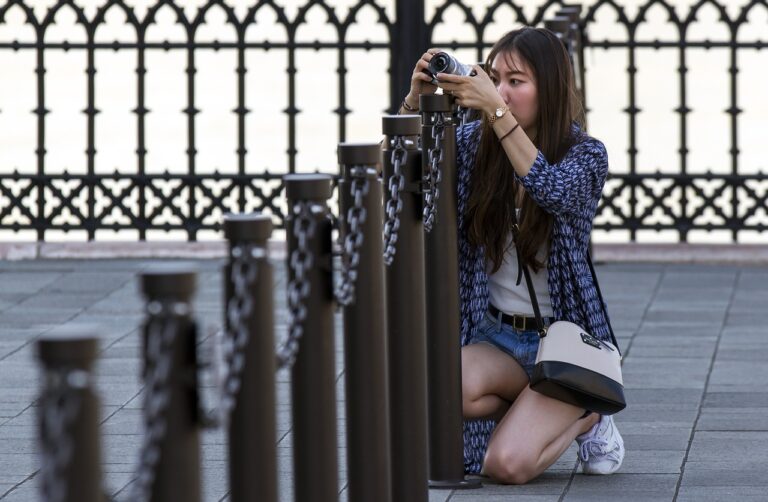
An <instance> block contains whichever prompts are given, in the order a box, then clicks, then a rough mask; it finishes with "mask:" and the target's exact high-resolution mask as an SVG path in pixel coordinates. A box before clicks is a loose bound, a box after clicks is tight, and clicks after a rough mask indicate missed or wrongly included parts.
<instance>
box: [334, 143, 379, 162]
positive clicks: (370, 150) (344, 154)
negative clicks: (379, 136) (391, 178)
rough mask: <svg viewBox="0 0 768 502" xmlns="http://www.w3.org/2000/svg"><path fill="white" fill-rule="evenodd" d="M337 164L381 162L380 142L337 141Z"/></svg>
mask: <svg viewBox="0 0 768 502" xmlns="http://www.w3.org/2000/svg"><path fill="white" fill-rule="evenodd" d="M338 152H339V164H341V165H343V166H376V165H379V164H381V144H380V143H339V150H338Z"/></svg>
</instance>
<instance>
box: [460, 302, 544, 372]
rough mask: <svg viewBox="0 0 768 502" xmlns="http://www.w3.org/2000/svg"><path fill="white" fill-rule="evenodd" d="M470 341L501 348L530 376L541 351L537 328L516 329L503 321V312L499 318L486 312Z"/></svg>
mask: <svg viewBox="0 0 768 502" xmlns="http://www.w3.org/2000/svg"><path fill="white" fill-rule="evenodd" d="M469 343H470V344H474V343H488V344H490V345H492V346H494V347H497V348H499V349H501V350H502V351H504V352H505V353H507V354H509V355H510V356H511V357H512V358H513V359H514V360H515V361H517V363H518V364H519V365H520V366H522V368H523V369H524V370H525V372H526V373H527V374H528V378H529V379H530V378H531V374H533V367H534V366H535V365H536V354H537V353H538V351H539V333H538V332H537V331H536V330H535V329H532V330H527V331H520V330H516V329H515V328H513V327H512V326H510V325H509V324H504V323H502V322H501V314H499V316H498V319H497V318H496V317H494V316H492V315H491V314H490V313H489V312H486V313H485V316H484V317H483V320H482V321H481V322H480V325H479V326H478V329H477V334H476V335H475V336H474V337H473V338H472V339H471V340H470V341H469Z"/></svg>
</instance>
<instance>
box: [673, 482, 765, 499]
mask: <svg viewBox="0 0 768 502" xmlns="http://www.w3.org/2000/svg"><path fill="white" fill-rule="evenodd" d="M676 500H677V502H723V501H724V500H738V501H739V502H765V500H766V489H765V488H764V487H756V486H706V487H703V486H681V487H680V492H679V494H678V497H677V499H676Z"/></svg>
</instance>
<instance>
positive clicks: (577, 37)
mask: <svg viewBox="0 0 768 502" xmlns="http://www.w3.org/2000/svg"><path fill="white" fill-rule="evenodd" d="M555 15H556V16H558V17H566V18H568V21H569V24H570V26H569V32H570V44H571V45H570V47H571V64H572V65H573V76H574V80H575V82H576V89H577V90H578V92H579V96H580V97H581V106H582V107H583V108H584V120H585V121H586V113H587V110H586V108H587V88H586V82H585V78H586V75H585V67H584V34H583V33H582V29H581V26H580V25H579V21H580V19H581V5H579V4H571V5H569V4H565V5H563V7H562V8H561V9H560V10H558V11H557V12H556V13H555ZM584 126H585V127H586V123H585V124H584Z"/></svg>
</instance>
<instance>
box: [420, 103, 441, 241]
mask: <svg viewBox="0 0 768 502" xmlns="http://www.w3.org/2000/svg"><path fill="white" fill-rule="evenodd" d="M432 138H433V139H434V140H435V141H434V145H433V146H432V148H430V149H429V152H428V156H427V159H428V163H429V170H428V171H427V172H426V173H424V185H425V191H424V229H425V230H426V231H427V232H431V231H432V226H433V225H434V223H435V213H436V211H437V208H436V204H437V199H438V198H439V197H440V188H439V186H438V185H439V183H440V181H442V179H443V175H442V173H441V172H440V163H441V162H442V161H443V154H444V152H443V144H442V143H443V139H445V117H444V115H443V114H442V113H440V112H437V113H433V114H432Z"/></svg>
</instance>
